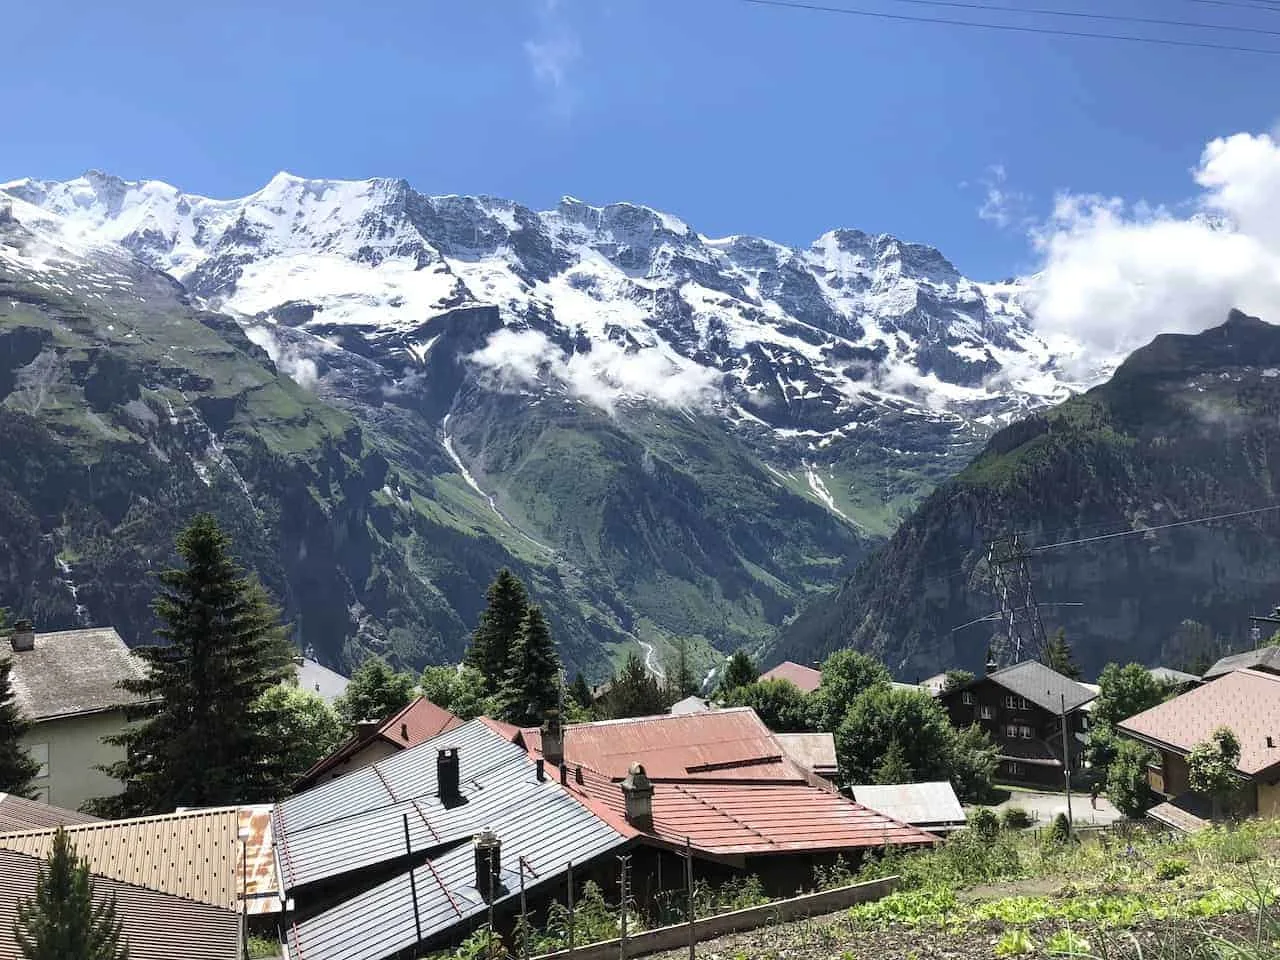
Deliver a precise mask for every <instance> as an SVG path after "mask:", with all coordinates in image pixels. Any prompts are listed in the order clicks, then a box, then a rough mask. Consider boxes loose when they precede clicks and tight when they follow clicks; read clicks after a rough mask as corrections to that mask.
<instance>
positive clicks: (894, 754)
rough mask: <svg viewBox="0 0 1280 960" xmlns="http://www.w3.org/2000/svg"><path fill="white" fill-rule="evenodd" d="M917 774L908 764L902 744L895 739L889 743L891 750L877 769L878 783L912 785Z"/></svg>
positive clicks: (888, 750)
mask: <svg viewBox="0 0 1280 960" xmlns="http://www.w3.org/2000/svg"><path fill="white" fill-rule="evenodd" d="M914 776H915V774H914V773H913V772H912V770H911V764H909V763H908V762H907V754H906V751H905V750H903V749H902V742H901V741H900V740H899V739H898V738H897V737H894V738H893V739H892V740H890V741H889V749H887V750H886V751H885V752H884V759H883V760H882V761H880V766H879V767H877V768H876V783H911V782H913V779H914Z"/></svg>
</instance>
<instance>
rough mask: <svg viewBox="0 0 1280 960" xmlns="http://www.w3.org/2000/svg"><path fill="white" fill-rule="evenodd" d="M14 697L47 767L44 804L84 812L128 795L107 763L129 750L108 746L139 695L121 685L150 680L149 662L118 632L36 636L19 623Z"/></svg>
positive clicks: (39, 787) (40, 786) (41, 788)
mask: <svg viewBox="0 0 1280 960" xmlns="http://www.w3.org/2000/svg"><path fill="white" fill-rule="evenodd" d="M9 645H10V647H11V659H12V661H13V671H12V673H11V675H10V676H11V678H12V683H13V692H14V697H15V701H16V702H17V705H18V710H19V711H20V712H21V713H22V716H23V717H24V718H25V719H26V720H28V721H30V722H31V725H32V726H31V729H30V730H28V731H27V733H26V734H25V735H24V736H23V738H22V743H23V746H25V747H26V748H27V749H28V750H30V751H31V754H32V756H34V757H35V759H36V760H37V761H38V762H39V764H40V772H39V775H38V776H37V778H36V781H35V790H36V793H37V796H38V797H39V799H40V800H43V801H44V802H46V803H51V804H54V805H56V806H59V807H66V808H69V809H77V808H79V807H80V806H81V805H82V804H84V803H85V802H86V801H88V800H92V799H94V798H96V797H108V796H114V795H115V794H118V793H119V792H120V789H121V786H120V782H119V781H118V780H113V779H112V778H111V777H109V776H107V775H106V774H105V773H103V772H102V771H101V770H99V769H98V767H99V766H100V765H105V764H111V763H115V762H116V761H119V760H123V759H124V748H123V747H118V746H112V745H110V744H106V743H104V742H103V737H107V736H111V735H113V734H118V733H120V732H121V731H122V730H124V727H125V723H126V721H125V711H124V708H123V706H122V704H128V703H133V702H136V701H137V699H138V698H137V697H135V696H134V695H133V694H129V693H126V692H125V691H123V690H122V689H120V684H121V682H123V681H125V680H136V679H141V678H143V677H145V676H146V664H145V663H144V662H143V661H142V660H140V659H139V658H138V657H135V656H134V655H133V654H132V653H130V652H129V648H128V647H127V646H125V643H124V641H123V640H121V639H120V635H119V634H118V633H116V631H115V630H113V629H112V628H110V627H99V628H95V629H92V630H66V631H63V632H60V633H36V632H35V631H34V630H33V629H32V626H31V622H30V621H29V620H19V621H18V622H17V623H16V624H14V631H13V633H12V634H11V635H10V638H9Z"/></svg>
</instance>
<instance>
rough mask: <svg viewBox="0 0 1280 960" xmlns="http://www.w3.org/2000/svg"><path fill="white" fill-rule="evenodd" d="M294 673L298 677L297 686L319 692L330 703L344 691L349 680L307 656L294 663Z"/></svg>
mask: <svg viewBox="0 0 1280 960" xmlns="http://www.w3.org/2000/svg"><path fill="white" fill-rule="evenodd" d="M294 674H295V675H296V676H297V678H298V686H299V687H301V688H302V689H303V690H310V691H311V692H312V693H315V694H319V695H320V696H322V697H324V699H326V700H328V701H329V702H330V703H332V702H333V701H334V700H336V699H338V697H340V696H342V695H343V694H344V693H346V692H347V685H348V684H349V683H350V682H351V681H350V680H349V679H348V678H347V677H344V676H343V675H342V674H340V673H337V672H336V671H333V670H330V669H329V668H328V667H326V666H325V665H324V664H322V663H318V662H317V661H315V660H312V659H310V658H308V657H303V658H302V662H301V663H299V664H296V665H295V669H294Z"/></svg>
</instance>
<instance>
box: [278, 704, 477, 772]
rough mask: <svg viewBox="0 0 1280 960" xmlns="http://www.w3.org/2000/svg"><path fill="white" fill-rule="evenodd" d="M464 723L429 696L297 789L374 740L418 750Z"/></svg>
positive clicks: (336, 754) (337, 754) (333, 757)
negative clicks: (418, 746)
mask: <svg viewBox="0 0 1280 960" xmlns="http://www.w3.org/2000/svg"><path fill="white" fill-rule="evenodd" d="M462 723H463V721H462V720H461V719H460V718H459V717H455V716H454V715H453V714H452V713H450V712H449V711H448V710H446V709H445V708H444V707H438V706H436V705H435V704H434V703H432V702H431V701H430V700H428V699H427V698H426V697H418V699H416V700H414V701H413V702H412V703H410V704H409V705H408V706H407V707H405V708H404V709H402V710H399V711H397V712H396V713H393V714H392V715H391V716H389V717H387V719H386V720H384V721H382V723H381V724H379V726H378V728H377V729H376V730H375V731H373V733H372V734H367V735H365V736H354V737H352V738H351V739H350V740H348V741H346V743H344V744H343V745H342V746H340V747H338V749H337V750H335V751H333V753H331V754H329V756H327V757H325V758H324V759H323V760H320V761H319V762H318V763H316V764H315V765H314V766H312V768H311V769H310V770H308V771H307V772H306V773H304V774H303V775H302V776H301V777H299V778H298V784H297V786H300V787H302V786H311V785H313V784H314V783H315V780H316V778H317V777H319V776H321V775H322V774H324V773H326V772H328V771H329V770H332V769H333V768H334V767H336V766H338V764H340V763H342V762H343V761H344V760H346V759H347V758H348V757H350V756H351V755H352V754H354V753H356V752H357V751H359V750H360V749H361V748H363V747H364V746H365V745H366V744H368V743H369V742H371V741H372V740H375V739H378V740H383V741H385V742H387V743H390V744H391V745H392V746H395V747H399V748H401V749H407V748H408V747H416V746H417V745H418V744H420V743H426V742H427V741H428V740H430V739H431V738H432V737H434V736H437V735H439V734H441V733H447V732H448V731H450V730H453V729H456V728H457V727H460V726H462Z"/></svg>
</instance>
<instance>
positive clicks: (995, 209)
mask: <svg viewBox="0 0 1280 960" xmlns="http://www.w3.org/2000/svg"><path fill="white" fill-rule="evenodd" d="M1008 181H1009V175H1008V173H1007V171H1006V170H1005V168H1004V164H1002V163H997V164H993V165H992V166H990V167H988V168H987V175H986V176H985V177H983V178H982V179H981V180H980V181H979V183H980V184H981V185H982V186H983V187H984V188H985V189H986V196H985V197H983V200H982V205H981V206H980V207H978V216H979V217H981V218H982V219H983V220H986V221H987V222H988V223H994V224H995V225H996V226H997V227H999V228H1000V229H1001V230H1007V229H1008V228H1009V227H1014V226H1017V227H1025V226H1026V225H1027V206H1028V203H1029V198H1028V197H1027V195H1026V194H1025V193H1022V192H1021V191H1018V190H1011V189H1010V188H1009V185H1008Z"/></svg>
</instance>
